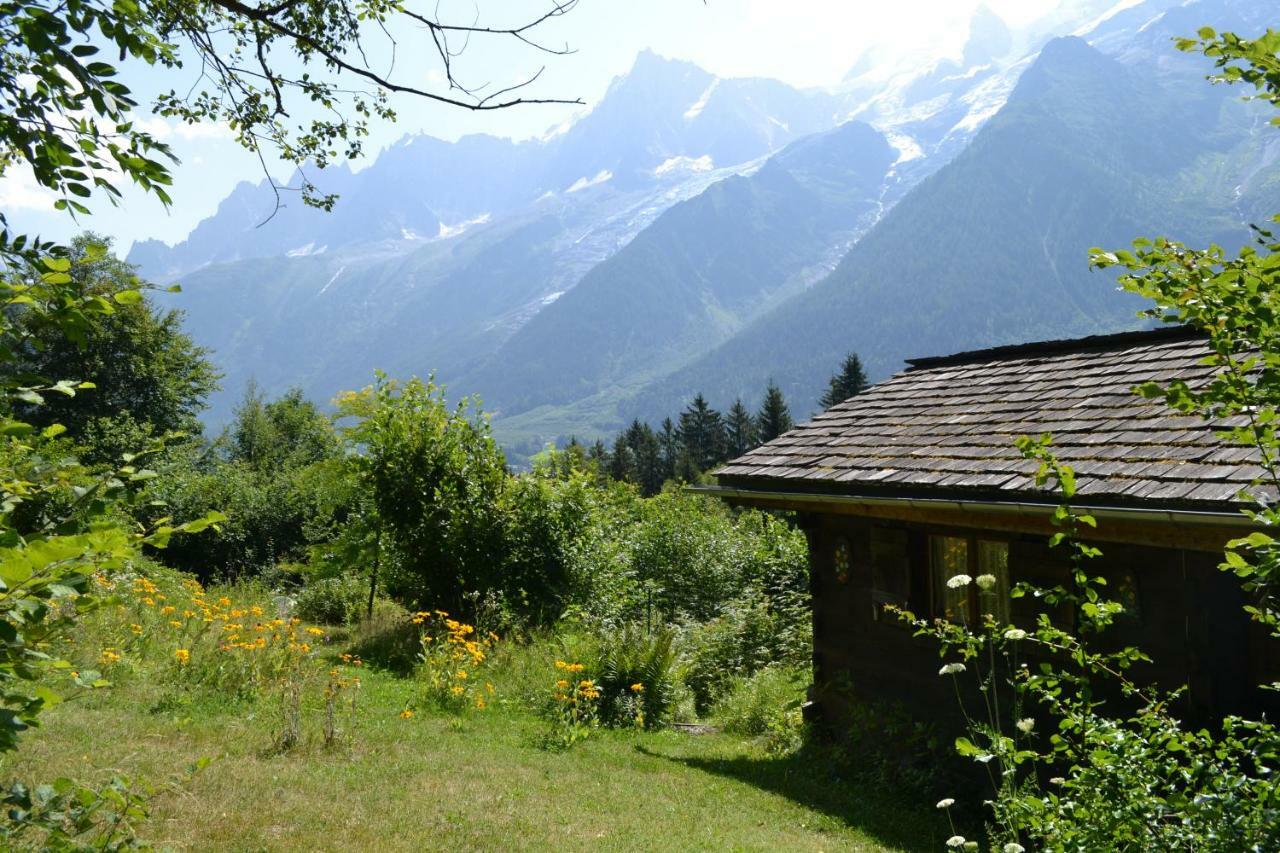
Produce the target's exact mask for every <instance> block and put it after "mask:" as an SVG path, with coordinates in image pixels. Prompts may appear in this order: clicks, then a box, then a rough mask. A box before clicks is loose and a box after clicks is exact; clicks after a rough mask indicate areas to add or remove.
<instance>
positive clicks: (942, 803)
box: [938, 797, 956, 809]
mask: <svg viewBox="0 0 1280 853" xmlns="http://www.w3.org/2000/svg"><path fill="white" fill-rule="evenodd" d="M955 804H956V801H955V800H953V799H951V798H950V797H947V798H946V799H945V800H938V808H940V809H949V808H951V807H952V806H954V805H955Z"/></svg>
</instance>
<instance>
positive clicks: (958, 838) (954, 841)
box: [947, 835, 964, 848]
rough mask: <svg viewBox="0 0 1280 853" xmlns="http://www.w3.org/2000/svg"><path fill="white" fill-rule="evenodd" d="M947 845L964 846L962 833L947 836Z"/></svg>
mask: <svg viewBox="0 0 1280 853" xmlns="http://www.w3.org/2000/svg"><path fill="white" fill-rule="evenodd" d="M947 846H948V847H957V848H958V847H963V846H964V836H963V835H953V836H951V837H950V838H948V839H947Z"/></svg>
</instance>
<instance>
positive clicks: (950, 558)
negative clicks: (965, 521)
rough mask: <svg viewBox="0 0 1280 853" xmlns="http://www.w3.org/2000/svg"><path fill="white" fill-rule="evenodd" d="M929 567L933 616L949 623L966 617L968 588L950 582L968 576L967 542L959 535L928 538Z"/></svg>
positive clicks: (967, 614) (967, 615)
mask: <svg viewBox="0 0 1280 853" xmlns="http://www.w3.org/2000/svg"><path fill="white" fill-rule="evenodd" d="M929 564H930V566H931V568H932V572H933V613H934V615H935V616H941V617H942V618H944V619H950V620H951V621H953V622H966V621H968V618H969V587H968V586H967V585H965V586H952V585H951V579H952V578H954V577H956V576H957V575H968V574H969V540H968V539H962V538H960V537H959V536H930V537H929Z"/></svg>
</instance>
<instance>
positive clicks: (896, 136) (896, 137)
mask: <svg viewBox="0 0 1280 853" xmlns="http://www.w3.org/2000/svg"><path fill="white" fill-rule="evenodd" d="M885 136H886V137H887V138H888V140H889V144H890V145H892V146H893V147H894V148H896V149H898V159H897V160H894V161H893V165H895V166H897V165H898V164H899V163H906V162H907V161H908V160H917V159H919V158H921V157H923V156H924V149H923V148H921V147H920V143H918V142H916V141H915V140H914V139H912V138H911V137H910V136H907V135H906V134H905V133H894V132H892V131H890V132H888V133H886V134H885Z"/></svg>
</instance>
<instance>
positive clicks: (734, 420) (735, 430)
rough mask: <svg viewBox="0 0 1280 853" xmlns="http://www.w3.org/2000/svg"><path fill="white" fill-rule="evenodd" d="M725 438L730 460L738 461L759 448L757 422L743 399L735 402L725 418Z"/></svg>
mask: <svg viewBox="0 0 1280 853" xmlns="http://www.w3.org/2000/svg"><path fill="white" fill-rule="evenodd" d="M725 438H726V441H727V443H728V453H729V458H730V459H736V458H737V457H739V456H741V455H742V454H744V453H746V452H747V451H749V450H751V449H753V448H755V447H756V446H757V442H756V422H755V419H754V418H753V417H751V413H750V412H748V411H747V407H746V406H744V405H742V398H741V397H739V398H738V399H737V400H734V401H733V406H731V407H730V408H729V414H728V416H727V417H726V418H725Z"/></svg>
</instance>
